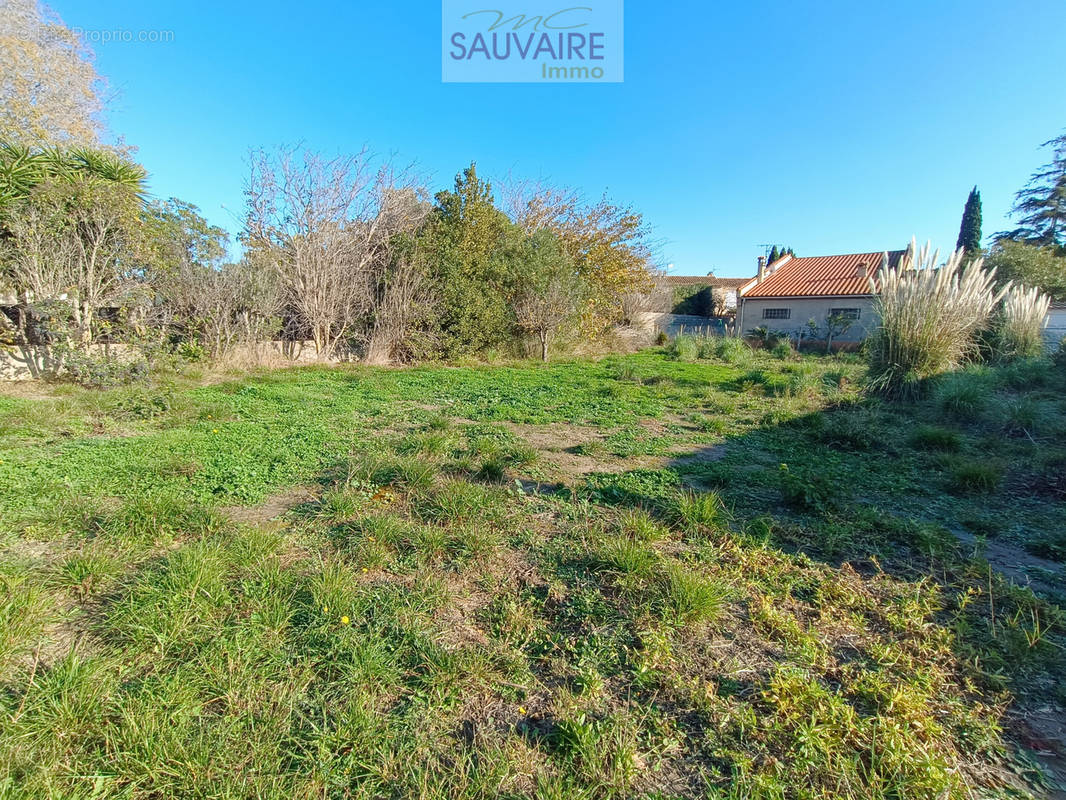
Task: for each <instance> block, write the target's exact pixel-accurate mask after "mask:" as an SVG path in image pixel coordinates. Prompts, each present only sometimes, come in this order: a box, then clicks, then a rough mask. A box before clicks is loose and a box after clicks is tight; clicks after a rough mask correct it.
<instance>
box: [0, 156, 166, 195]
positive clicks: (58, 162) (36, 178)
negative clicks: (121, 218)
mask: <svg viewBox="0 0 1066 800" xmlns="http://www.w3.org/2000/svg"><path fill="white" fill-rule="evenodd" d="M147 176H148V173H147V172H146V171H145V169H144V167H142V166H141V165H140V164H136V163H134V162H132V161H129V160H128V159H126V158H124V157H123V156H121V155H120V154H118V153H115V152H113V151H110V150H102V149H90V148H75V149H72V150H60V149H58V148H54V147H47V148H40V149H35V148H30V147H25V146H22V145H15V144H7V143H3V144H0V209H2V208H3V207H4V206H6V205H8V204H10V203H14V202H16V201H18V200H20V199H22V198H24V197H26V196H27V195H28V194H29V193H30V192H31V191H33V189H34V188H35V187H36V186H38V185H40V184H42V183H45V182H48V181H57V182H64V183H74V182H76V181H104V182H106V183H109V184H114V185H119V186H123V187H126V188H128V189H129V190H130V191H132V192H133V193H134V194H135V195H136V196H137V197H138V199H140V200H142V201H143V200H144V199H145V197H146V195H147V187H146V184H145V181H146V178H147Z"/></svg>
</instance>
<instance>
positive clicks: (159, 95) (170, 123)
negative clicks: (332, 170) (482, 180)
mask: <svg viewBox="0 0 1066 800" xmlns="http://www.w3.org/2000/svg"><path fill="white" fill-rule="evenodd" d="M52 5H53V7H54V8H55V10H56V11H58V12H59V14H60V15H61V16H62V17H63V18H64V21H65V22H66V23H67V24H68V25H70V26H71V27H81V28H85V29H103V30H110V29H128V30H134V31H136V30H141V29H153V30H155V29H163V30H171V31H173V32H174V39H173V41H172V42H170V43H166V44H150V43H120V42H114V43H110V44H99V45H96V46H95V49H96V52H97V60H98V68H99V70H100V72H101V73H102V74H104V75H106V76H107V77H108V78H109V79H110V81H111V83H112V87H113V89H114V90H116V91H117V98H116V100H115V102H114V103H113V107H112V110H111V112H110V114H109V123H110V127H111V129H112V131H113V133H114V134H118V135H121V136H123V137H124V138H125V140H126V141H127V142H128V143H129V144H132V145H135V146H136V147H138V148H139V158H140V160H141V161H142V163H144V165H145V166H146V167H147V168H148V170H149V171H150V173H151V189H152V191H153V192H154V193H155V194H157V195H159V196H162V197H168V196H176V197H180V198H182V199H183V200H187V201H189V202H192V203H195V204H197V205H199V206H200V207H201V209H202V210H203V211H204V213H205V214H206V216H207V217H208V218H209V219H210V220H212V221H213V222H215V223H217V224H220V225H223V226H225V227H227V228H229V229H230V230H231V231H233V232H236V230H237V229H238V228H239V222H238V219H239V216H240V210H241V207H242V203H243V198H242V195H241V186H242V182H243V179H244V173H245V171H246V156H247V152H248V149H249V147H252V146H259V145H264V146H272V145H276V144H281V143H293V142H298V141H304V142H306V143H307V144H308V145H309V146H311V147H313V148H315V149H319V150H323V151H326V152H331V153H332V152H338V151H350V150H357V149H359V148H360V147H361V146H362V145H363V144H366V145H368V146H369V147H370V148H371V149H372V150H374V151H375V152H378V153H381V154H383V155H389V154H393V153H395V154H396V155H397V157H398V158H399V159H400V160H402V161H410V160H415V161H417V163H418V164H419V166H420V167H421V169H422V170H424V171H425V173H426V174H427V175H428V176H429V178H430V180H431V186H432V188H433V189H434V190H436V189H439V188H442V187H444V186H447V185H449V184H450V183H451V180H452V178H453V176H454V175H455V173H456V172H457V171H458V170H459V169H461V168H462V167H463V166H464V165H465V164H467V163H469V161H470V160H471V159H476V160H477V162H478V166H479V169H480V170H481V171H482V172H484V173H486V174H488V175H489V176H497V177H499V176H504V175H506V174H508V173H512V174H514V175H517V176H523V177H530V178H547V179H551V180H553V181H555V182H558V183H561V184H567V185H572V186H575V187H579V188H581V189H582V190H584V191H585V192H586V193H587V194H588V195H589V196H593V197H595V196H597V195H598V194H599V193H601V192H603V191H604V190H606V191H607V192H608V193H609V194H610V196H611V197H612V198H615V199H617V200H619V201H624V202H632V203H634V204H635V205H636V206H637V207H638V208H639V209H640V210H641V211H642V212H643V213H644V215H645V216H646V218H647V219H648V221H649V222H651V223H652V225H653V226H654V228H655V230H656V232H657V234H658V235H659V236H660V237H661V238H662V239H663V240H664V242H665V244H664V246H663V253H662V255H663V261H664V263H667V262H669V263H673V264H674V265H675V271H676V272H677V273H679V274H702V273H705V272H706V271H707V270H709V269H712V268H713V269H715V270H716V271H717V273H718V274H719V275H746V274H751V273H752V272H753V271H754V264H755V258H756V256H757V255H759V254H760V253H761V252H762V250H761V248H760V247H759V245H760V244H762V243H765V242H779V243H784V244H789V245H791V246H792V247H794V248H795V249H796V251H797V252H798V253H799V254H801V255H804V254H806V255H818V254H829V253H840V252H856V251H867V250H882V249H886V248H895V247H900V246H902V244H903V243H904V242H905V241H906V240H908V239H909V238H910V236H911V235H912V234H915V235H917V236H918V237H919V239H922V240H924V239H927V238H928V239H932V240H933V242H934V244H936V245H938V246H940V247H942V248H950V247H952V246H954V243H955V237H956V235H957V233H958V225H959V217H960V215H961V212H962V206H963V203H964V201H965V199H966V195H967V193H968V192H969V190H970V187H971V186H973V185H974V184H977V185H978V186H979V187H980V189H981V194H982V198H983V200H984V212H985V233H986V235H987V234H989V233H992V232H995V231H997V230H1002V229H1003V228H1004V227H1006V226H1007V222H1006V220H1005V217H1004V215H1005V213H1006V212H1007V210H1008V208H1009V206H1010V203H1011V199H1012V195H1013V193H1014V192H1015V191H1016V190H1017V189H1018V188H1020V187H1021V185H1022V184H1023V183H1024V182H1025V180H1026V179H1027V177H1028V175H1029V174H1030V173H1031V172H1032V171H1033V169H1035V168H1036V167H1037V166H1038V165H1040V164H1041V163H1043V162H1044V161H1046V160H1047V158H1046V152H1041V151H1039V150H1038V145H1039V144H1040V142H1043V141H1045V140H1047V139H1050V138H1052V137H1053V136H1056V135H1058V134H1059V133H1061V132H1062V131H1063V129H1064V128H1066V83H1064V82H1063V80H1062V71H1063V63H1064V62H1063V52H1064V51H1063V46H1064V44H1063V42H1064V37H1066V2H1064V0H1017V2H1009V3H1008V2H1003V0H971V1H970V2H961V1H958V0H886V2H881V3H856V2H854V1H853V0H848V2H839V1H838V0H765V1H763V2H736V3H730V4H727V3H720V2H708V1H707V0H703V2H674V1H673V0H668V1H667V2H664V1H663V0H659V2H638V0H631V2H629V3H627V7H626V42H625V60H626V64H625V83H623V84H612V85H588V84H583V85H568V86H559V85H554V86H545V85H519V84H495V85H493V84H476V85H457V84H442V83H441V79H440V64H441V52H440V47H441V44H440V41H441V38H440V37H441V31H440V26H441V13H440V6H439V4H438V3H436V2H433V1H432V0H429V1H427V2H411V1H407V0H389V1H387V2H377V3H371V2H362V1H359V2H347V3H327V2H324V1H323V0H304V2H300V3H273V2H244V1H243V0H226V1H225V2H211V3H207V2H196V0H192V1H191V2H184V3H182V2H173V1H170V2H148V3H146V2H144V0H54V2H53V3H52ZM491 5H492V4H491V3H487V4H486V7H491ZM223 206H225V208H223ZM227 209H228V210H227Z"/></svg>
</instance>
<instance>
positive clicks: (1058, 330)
mask: <svg viewBox="0 0 1066 800" xmlns="http://www.w3.org/2000/svg"><path fill="white" fill-rule="evenodd" d="M1044 336H1046V337H1047V339H1048V340H1049V341H1050V342H1051V343H1052V344H1058V343H1059V342H1060V341H1062V338H1063V337H1064V336H1066V308H1053V309H1051V311H1049V312H1048V315H1047V327H1046V328H1045V329H1044Z"/></svg>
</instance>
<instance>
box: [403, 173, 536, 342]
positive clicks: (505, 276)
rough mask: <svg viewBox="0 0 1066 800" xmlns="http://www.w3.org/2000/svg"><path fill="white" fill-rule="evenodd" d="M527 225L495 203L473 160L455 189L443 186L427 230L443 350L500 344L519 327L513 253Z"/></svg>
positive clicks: (426, 249) (426, 247)
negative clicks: (514, 220)
mask: <svg viewBox="0 0 1066 800" xmlns="http://www.w3.org/2000/svg"><path fill="white" fill-rule="evenodd" d="M521 237H522V234H521V231H520V230H519V229H518V227H517V226H515V225H513V224H512V223H511V222H510V220H508V218H507V216H506V215H505V214H504V213H503V212H502V211H500V210H499V209H498V208H496V206H495V205H494V203H493V195H492V186H491V185H490V184H489V183H488V182H487V181H484V180H482V179H481V178H479V177H478V174H477V165H476V164H473V163H471V165H470V166H469V167H467V168H466V169H464V170H463V171H462V172H461V173H460V174H459V175H457V176H456V178H455V187H454V189H452V190H451V191H442V192H438V193H437V196H436V207H435V208H434V212H433V215H432V217H431V219H430V222H429V225H428V226H427V229H426V231H425V233H424V236H423V239H424V241H423V247H422V248H421V249H422V251H423V252H424V253H425V254H426V257H428V259H429V261H430V264H429V268H428V272H429V273H430V274H431V275H432V276H433V279H434V283H435V288H436V294H437V296H438V298H439V303H440V315H439V319H438V327H439V330H438V339H439V342H440V350H441V355H443V356H444V357H446V358H454V357H456V356H458V355H461V354H464V353H476V352H480V351H482V350H485V349H487V348H490V347H494V346H496V345H498V344H500V343H501V342H502V341H504V339H505V338H506V337H507V336H508V335H509V334H510V333H511V332H512V331H513V317H512V313H511V309H510V306H509V302H508V300H509V297H510V293H511V290H512V286H513V271H512V268H511V267H512V259H513V257H514V254H515V252H516V248H519V247H520V242H521Z"/></svg>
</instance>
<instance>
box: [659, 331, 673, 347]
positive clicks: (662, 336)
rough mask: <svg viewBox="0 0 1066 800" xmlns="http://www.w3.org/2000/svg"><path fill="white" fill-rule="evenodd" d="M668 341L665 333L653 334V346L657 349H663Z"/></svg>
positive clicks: (668, 338)
mask: <svg viewBox="0 0 1066 800" xmlns="http://www.w3.org/2000/svg"><path fill="white" fill-rule="evenodd" d="M669 341H670V337H669V336H667V335H666V331H659V332H658V333H657V334H655V344H656V345H658V346H659V347H665V346H666V343H667V342H669Z"/></svg>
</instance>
